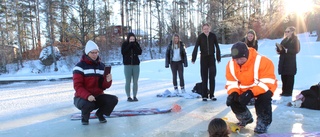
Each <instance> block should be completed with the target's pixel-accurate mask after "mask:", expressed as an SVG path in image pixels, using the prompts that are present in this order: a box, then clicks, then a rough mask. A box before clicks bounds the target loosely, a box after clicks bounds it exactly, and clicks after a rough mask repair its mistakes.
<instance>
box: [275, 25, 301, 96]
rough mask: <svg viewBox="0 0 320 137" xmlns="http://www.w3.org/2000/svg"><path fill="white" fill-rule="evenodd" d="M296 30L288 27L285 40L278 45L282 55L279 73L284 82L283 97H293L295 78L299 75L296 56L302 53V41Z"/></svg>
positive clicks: (278, 50)
mask: <svg viewBox="0 0 320 137" xmlns="http://www.w3.org/2000/svg"><path fill="white" fill-rule="evenodd" d="M295 30H296V29H295V28H294V27H288V28H287V29H286V30H285V31H284V39H283V40H282V41H281V43H280V44H277V45H278V46H277V53H278V54H280V56H279V64H278V73H279V75H281V81H282V93H281V94H280V95H281V96H292V90H293V87H294V76H295V75H296V74H297V59H296V55H297V54H298V53H299V51H300V41H299V39H298V37H297V35H296V34H295Z"/></svg>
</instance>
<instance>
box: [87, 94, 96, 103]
mask: <svg viewBox="0 0 320 137" xmlns="http://www.w3.org/2000/svg"><path fill="white" fill-rule="evenodd" d="M88 100H89V101H90V102H92V101H96V98H95V97H94V96H93V95H90V96H89V97H88Z"/></svg>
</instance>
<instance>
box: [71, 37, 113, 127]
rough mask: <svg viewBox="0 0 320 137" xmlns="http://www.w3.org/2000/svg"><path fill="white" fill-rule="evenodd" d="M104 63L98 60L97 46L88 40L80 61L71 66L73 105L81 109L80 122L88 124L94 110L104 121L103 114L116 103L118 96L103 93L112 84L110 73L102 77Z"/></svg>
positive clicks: (109, 110)
mask: <svg viewBox="0 0 320 137" xmlns="http://www.w3.org/2000/svg"><path fill="white" fill-rule="evenodd" d="M104 68H105V65H104V64H103V63H102V62H100V58H99V47H98V46H97V44H96V43H94V42H93V41H91V40H89V41H88V42H87V44H86V47H85V54H84V55H82V58H81V61H80V62H79V63H77V64H76V66H75V67H74V68H73V87H74V89H75V94H74V95H75V96H74V105H75V106H76V107H77V108H78V109H80V110H81V116H82V119H81V122H82V124H83V125H88V124H89V118H90V113H91V112H92V111H93V110H95V109H98V110H97V111H96V116H97V117H98V119H99V121H100V123H106V122H107V120H106V119H105V118H104V116H103V115H107V116H110V114H111V112H112V111H113V109H114V107H115V106H116V105H117V104H118V97H116V96H114V95H109V94H104V92H103V91H104V90H105V89H107V88H109V87H110V86H111V84H112V75H111V74H106V76H105V77H104Z"/></svg>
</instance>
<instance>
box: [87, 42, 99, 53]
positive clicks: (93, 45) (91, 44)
mask: <svg viewBox="0 0 320 137" xmlns="http://www.w3.org/2000/svg"><path fill="white" fill-rule="evenodd" d="M95 49H97V50H98V51H99V47H98V45H97V44H96V43H94V42H93V41H91V40H89V41H88V42H87V44H86V48H85V50H84V52H85V53H86V55H88V54H89V52H90V51H92V50H95Z"/></svg>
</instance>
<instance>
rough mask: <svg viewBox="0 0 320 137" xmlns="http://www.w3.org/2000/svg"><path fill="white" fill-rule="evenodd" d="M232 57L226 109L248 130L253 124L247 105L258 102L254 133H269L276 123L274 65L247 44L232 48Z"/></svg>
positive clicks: (228, 73)
mask: <svg viewBox="0 0 320 137" xmlns="http://www.w3.org/2000/svg"><path fill="white" fill-rule="evenodd" d="M231 55H232V59H231V60H230V61H229V62H228V64H227V66H226V79H227V83H226V86H225V88H226V89H227V92H228V97H227V101H226V105H227V106H230V107H231V110H232V112H233V113H234V114H235V115H236V118H237V119H238V120H239V123H238V125H239V126H242V127H244V126H246V125H247V124H249V123H252V122H253V118H252V115H251V112H250V111H249V109H248V108H247V104H248V103H249V102H250V100H251V99H252V98H254V99H255V104H254V106H255V110H256V115H257V121H256V127H255V129H254V132H256V133H259V134H260V133H265V132H266V131H267V129H268V127H269V125H270V124H271V122H272V108H271V101H272V99H271V97H272V96H273V93H274V91H275V90H276V88H277V80H276V76H275V74H274V65H273V63H272V61H271V60H270V59H268V58H267V57H265V56H261V55H259V54H258V52H257V51H256V50H255V49H253V48H248V47H247V45H246V44H245V43H243V42H238V43H235V44H234V45H233V46H232V48H231Z"/></svg>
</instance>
